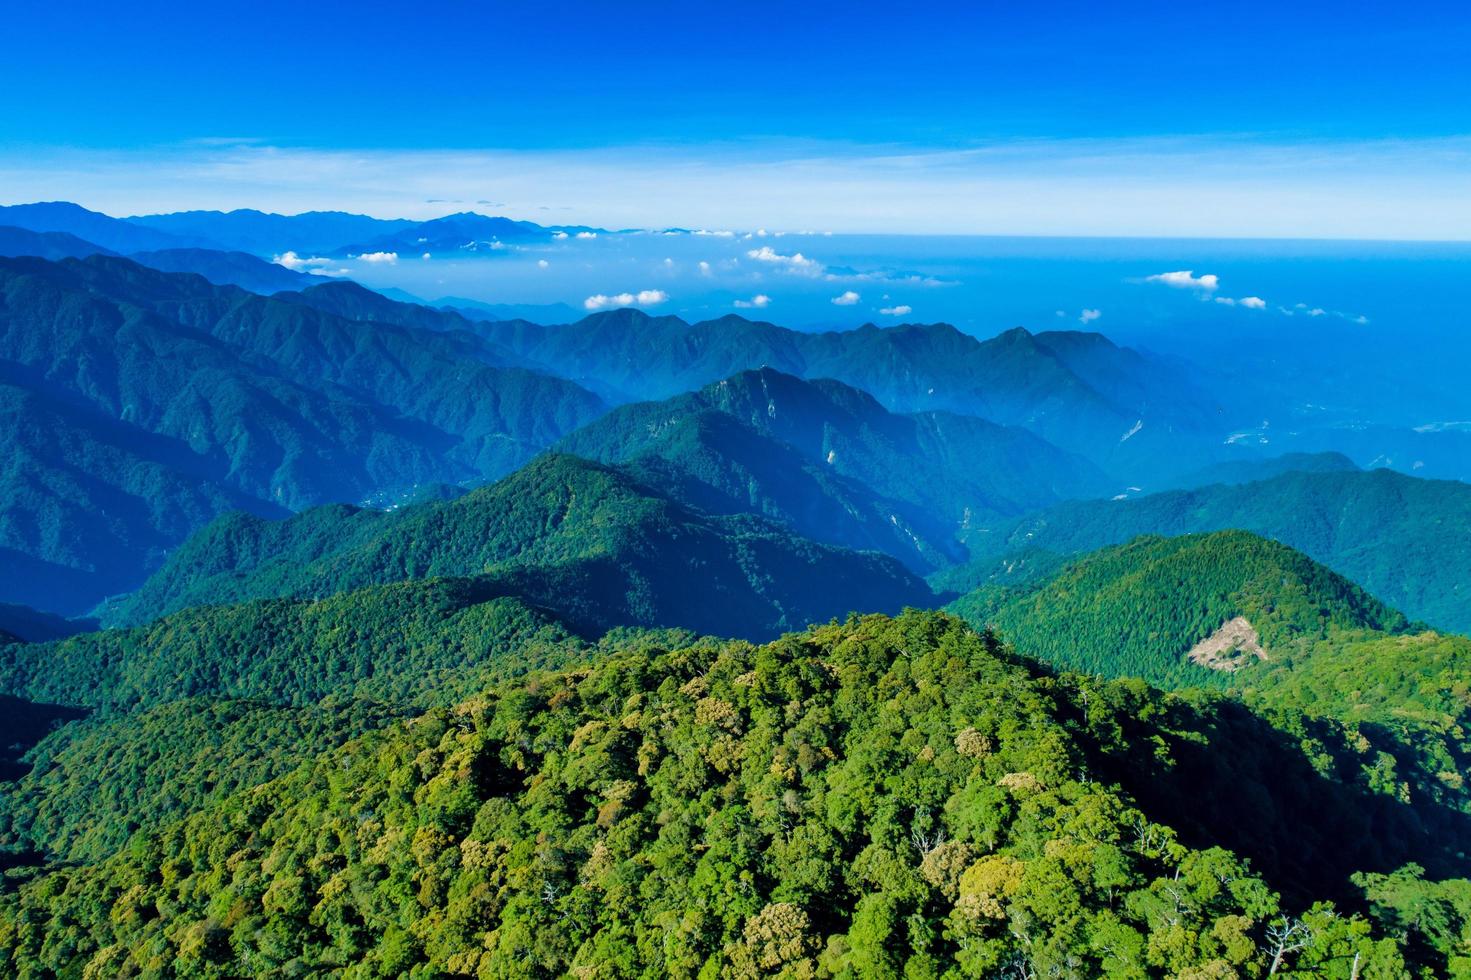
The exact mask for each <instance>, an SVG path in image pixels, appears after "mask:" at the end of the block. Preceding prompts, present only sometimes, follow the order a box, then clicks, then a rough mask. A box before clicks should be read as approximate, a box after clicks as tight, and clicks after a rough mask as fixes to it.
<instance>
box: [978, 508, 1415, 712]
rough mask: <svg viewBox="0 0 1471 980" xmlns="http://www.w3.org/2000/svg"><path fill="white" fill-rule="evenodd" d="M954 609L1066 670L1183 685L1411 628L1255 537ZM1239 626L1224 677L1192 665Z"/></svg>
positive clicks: (1141, 559) (1139, 557) (1165, 546)
mask: <svg viewBox="0 0 1471 980" xmlns="http://www.w3.org/2000/svg"><path fill="white" fill-rule="evenodd" d="M950 608H951V609H953V610H954V611H955V612H956V613H958V614H960V615H962V616H964V617H965V618H966V619H968V620H970V621H971V622H973V623H976V624H977V625H979V626H992V627H994V628H995V629H996V630H998V631H999V632H1000V633H1001V634H1002V635H1003V636H1005V637H1006V638H1007V639H1008V640H1010V641H1012V642H1013V643H1015V644H1016V646H1017V648H1018V649H1021V650H1026V651H1027V652H1028V654H1029V655H1031V656H1035V657H1037V658H1038V659H1040V660H1043V661H1045V662H1046V663H1049V664H1053V665H1055V666H1057V667H1060V668H1064V669H1067V670H1081V671H1087V672H1089V673H1095V674H1102V675H1104V676H1107V677H1142V678H1144V679H1145V680H1147V681H1150V682H1151V683H1154V684H1164V685H1168V686H1171V687H1182V686H1188V685H1192V684H1221V685H1224V684H1225V683H1227V682H1228V681H1235V680H1238V678H1236V677H1234V676H1233V675H1234V674H1235V672H1237V671H1243V672H1250V671H1251V670H1252V669H1253V668H1255V667H1257V666H1258V665H1259V664H1263V663H1274V662H1276V661H1277V660H1278V659H1279V658H1281V657H1283V656H1286V655H1288V654H1290V653H1291V652H1292V651H1293V650H1295V649H1301V648H1303V647H1304V646H1305V645H1309V644H1312V643H1313V642H1315V641H1320V640H1324V639H1327V638H1329V637H1330V636H1335V637H1338V636H1342V635H1344V634H1348V633H1351V632H1359V633H1363V632H1366V631H1373V632H1387V633H1404V632H1407V631H1408V630H1409V623H1408V622H1407V621H1406V619H1405V617H1404V616H1402V615H1400V614H1399V613H1398V612H1395V611H1394V610H1392V609H1390V608H1389V607H1388V606H1385V605H1384V604H1383V603H1381V602H1379V601H1378V600H1377V599H1375V598H1374V597H1372V596H1370V595H1369V594H1368V593H1366V592H1365V591H1364V590H1363V589H1360V588H1359V587H1358V586H1356V585H1354V584H1353V583H1352V582H1350V581H1348V580H1347V579H1344V578H1343V577H1341V576H1339V575H1336V574H1334V573H1333V572H1330V571H1329V570H1328V569H1326V568H1324V567H1323V566H1322V565H1319V564H1318V563H1316V562H1314V561H1312V560H1311V559H1309V558H1307V557H1306V556H1304V555H1302V554H1301V553H1299V552H1297V551H1294V550H1293V549H1291V548H1288V547H1287V546H1286V545H1283V544H1280V543H1278V542H1275V541H1269V540H1266V539H1264V538H1260V537H1257V536H1256V535H1254V534H1250V533H1247V532H1244V531H1220V532H1216V533H1212V534H1203V535H1186V536H1181V537H1176V538H1160V537H1152V536H1149V537H1141V538H1136V539H1134V540H1133V541H1131V542H1129V543H1127V544H1123V545H1116V546H1113V547H1110V548H1105V549H1103V550H1101V551H1097V552H1093V553H1091V554H1088V555H1085V556H1083V557H1081V558H1078V559H1074V560H1072V561H1070V562H1069V563H1068V564H1067V565H1066V567H1064V568H1063V569H1062V570H1061V571H1060V572H1058V573H1056V574H1055V575H1051V576H1048V577H1045V578H1041V579H1039V580H1035V581H1033V582H1030V583H1027V584H1025V585H1020V586H1014V587H1007V586H1002V585H994V584H993V585H988V586H984V587H982V588H979V589H977V590H976V591H974V592H971V593H969V594H967V595H965V596H963V597H961V598H960V599H958V600H956V601H955V602H954V603H953V604H952V605H951V607H950ZM1237 619H1244V620H1246V621H1247V622H1248V623H1249V625H1250V629H1249V634H1250V638H1249V640H1248V641H1246V642H1244V643H1242V644H1240V645H1239V646H1237V647H1235V648H1233V649H1226V648H1224V647H1223V648H1222V649H1221V650H1220V651H1219V657H1218V662H1217V663H1216V664H1215V666H1214V667H1211V666H1205V665H1202V664H1200V663H1196V662H1192V661H1191V659H1190V658H1189V654H1190V652H1191V651H1192V650H1193V649H1195V648H1196V647H1197V646H1198V645H1201V644H1203V643H1204V642H1205V641H1207V640H1208V639H1209V638H1211V637H1213V636H1215V635H1217V634H1219V633H1220V632H1221V630H1222V627H1223V626H1224V625H1225V624H1228V623H1231V622H1232V621H1235V620H1237Z"/></svg>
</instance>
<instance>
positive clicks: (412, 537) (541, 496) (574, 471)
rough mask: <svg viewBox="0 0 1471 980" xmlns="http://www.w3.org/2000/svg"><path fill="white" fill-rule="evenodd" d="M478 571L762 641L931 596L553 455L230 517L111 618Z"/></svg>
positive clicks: (511, 585)
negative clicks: (407, 502) (388, 497)
mask: <svg viewBox="0 0 1471 980" xmlns="http://www.w3.org/2000/svg"><path fill="white" fill-rule="evenodd" d="M481 574H488V575H491V576H492V577H493V578H495V579H496V580H497V581H499V582H502V583H503V585H502V588H505V589H506V590H508V591H510V592H512V593H514V594H517V595H521V596H523V597H526V598H527V599H529V600H530V601H532V602H534V603H536V604H537V605H539V606H542V607H544V608H549V609H552V610H554V611H555V612H556V613H557V614H558V616H559V617H560V618H561V619H563V620H564V621H566V622H568V623H570V624H573V625H574V626H576V627H577V628H579V629H581V630H583V631H584V632H587V633H589V634H594V635H600V634H601V633H603V632H605V631H607V630H608V629H611V628H612V627H615V626H679V627H685V628H688V629H692V630H695V631H698V632H705V633H712V634H716V635H723V636H745V637H750V638H754V639H763V638H768V637H771V636H774V635H776V634H778V633H780V632H782V631H784V630H788V629H792V628H794V627H796V626H798V625H799V624H802V625H805V624H806V623H808V622H815V621H824V620H826V619H829V618H831V617H833V616H844V615H846V614H847V613H849V612H851V611H853V610H855V609H868V608H875V609H881V610H889V611H897V610H899V609H901V608H903V607H904V606H905V605H926V604H929V602H930V599H931V593H930V591H929V589H928V588H927V587H926V586H925V584H924V582H923V581H922V580H920V579H919V578H917V577H915V576H914V575H913V574H911V573H909V572H907V571H905V569H904V568H903V566H902V565H900V564H899V563H898V562H897V561H895V560H893V559H892V558H888V557H884V556H879V555H875V554H871V553H870V554H864V553H858V552H853V551H850V550H847V549H842V548H834V547H831V546H825V545H821V544H817V543H815V542H812V541H809V540H806V539H804V538H801V537H798V536H797V535H795V534H793V533H792V532H791V531H789V530H787V529H786V528H785V527H783V526H781V525H779V524H776V523H774V522H772V521H768V520H763V519H761V518H755V517H748V516H744V515H742V516H730V517H716V516H710V515H707V514H705V513H703V512H700V511H695V510H692V509H690V508H688V507H685V506H683V505H681V504H678V503H676V502H675V501H672V500H670V499H669V498H668V497H665V496H663V495H662V494H660V493H659V492H658V491H656V490H654V489H652V488H650V487H647V486H644V485H642V484H640V483H638V482H636V481H635V480H634V479H633V478H631V477H629V476H628V475H626V474H624V473H622V472H620V471H618V470H616V469H610V468H607V467H604V466H601V465H599V464H596V463H592V462H589V461H587V460H582V459H579V458H577V457H573V456H566V455H558V454H551V455H547V456H543V457H541V458H539V459H537V460H535V461H533V462H532V463H531V464H529V465H528V466H525V467H523V468H522V469H520V470H518V471H517V472H516V473H514V474H512V475H511V476H510V477H507V478H506V479H504V480H501V481H499V482H497V483H494V484H491V485H489V486H486V487H482V488H481V489H479V490H476V491H474V492H472V493H469V494H466V495H465V496H462V497H458V498H456V499H453V500H448V501H435V502H431V503H425V504H419V505H416V506H413V507H404V508H401V509H398V510H394V511H369V510H360V509H357V508H351V507H344V506H333V507H327V508H319V509H315V510H308V511H305V512H303V513H301V514H299V515H296V516H294V517H292V518H290V519H288V520H285V521H270V520H262V519H259V518H253V517H248V516H246V515H232V516H230V517H226V518H222V519H221V520H220V521H218V522H216V523H214V524H212V525H210V526H209V527H207V528H205V529H204V530H203V531H201V532H199V533H198V534H197V535H196V536H195V537H193V538H191V539H190V540H189V541H188V542H187V543H186V544H185V545H184V546H183V547H181V548H180V549H179V550H178V551H177V552H175V553H174V554H172V555H171V556H170V557H169V559H168V561H167V562H166V563H165V564H164V566H163V568H161V569H160V570H159V571H158V572H157V573H155V574H154V575H153V576H152V577H151V578H150V579H149V580H148V581H147V582H146V583H144V584H143V586H142V587H141V588H139V589H138V591H137V592H136V593H134V594H133V595H131V596H129V597H128V598H126V599H124V600H122V601H121V602H120V603H118V604H117V605H116V606H114V607H113V608H111V609H109V610H108V611H107V612H106V619H107V621H108V622H109V623H141V622H146V621H148V620H150V619H153V618H156V617H158V616H161V615H165V614H167V613H170V612H174V611H176V610H180V609H184V608H187V607H189V606H197V605H215V604H220V603H235V602H241V601H243V600H247V599H257V598H267V597H283V596H290V597H299V598H316V597H321V596H325V595H331V594H335V593H338V592H343V591H348V590H352V589H356V588H361V587H363V586H367V585H373V584H382V583H390V582H399V581H404V580H411V579H421V578H434V577H440V576H467V575H481Z"/></svg>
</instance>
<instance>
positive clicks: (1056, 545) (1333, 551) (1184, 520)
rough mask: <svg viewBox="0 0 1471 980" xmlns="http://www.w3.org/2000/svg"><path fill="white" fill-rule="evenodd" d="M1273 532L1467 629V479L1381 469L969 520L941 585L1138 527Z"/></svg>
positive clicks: (1043, 559) (1007, 571) (979, 578)
mask: <svg viewBox="0 0 1471 980" xmlns="http://www.w3.org/2000/svg"><path fill="white" fill-rule="evenodd" d="M1232 528H1235V529H1241V530H1247V531H1252V532H1255V533H1257V534H1260V535H1263V536H1265V537H1269V538H1274V539H1276V540H1278V541H1281V542H1283V543H1284V544H1287V545H1289V546H1291V547H1293V548H1296V549H1298V550H1300V551H1302V552H1303V553H1304V554H1305V555H1307V556H1309V557H1311V558H1313V559H1315V560H1317V561H1319V562H1322V563H1323V564H1324V565H1326V566H1328V567H1329V568H1331V569H1333V570H1334V571H1336V572H1338V573H1339V574H1341V575H1343V576H1346V577H1347V578H1349V579H1351V580H1352V581H1354V582H1356V583H1358V584H1359V585H1361V586H1363V587H1364V588H1365V589H1367V590H1369V591H1370V592H1371V593H1373V594H1374V595H1376V596H1379V597H1380V598H1382V599H1384V600H1385V601H1386V602H1389V603H1390V604H1392V605H1393V606H1395V607H1396V608H1398V609H1401V610H1403V611H1404V612H1405V613H1406V614H1407V615H1408V616H1410V617H1412V618H1414V619H1417V620H1421V621H1423V622H1427V623H1429V624H1431V625H1432V626H1437V627H1440V628H1442V629H1450V630H1456V631H1460V632H1465V631H1471V603H1468V595H1467V592H1466V586H1465V583H1466V582H1467V581H1468V576H1471V534H1468V531H1471V486H1468V485H1467V484H1464V483H1460V482H1457V481H1451V480H1422V479H1418V478H1416V477H1412V476H1405V475H1404V474H1402V473H1396V472H1393V471H1391V470H1370V471H1367V472H1360V471H1345V470H1338V471H1329V472H1291V473H1284V474H1282V475H1280V476H1276V477H1273V478H1271V479H1268V480H1261V481H1256V482H1252V483H1244V484H1236V485H1229V484H1215V485H1211V486H1206V487H1199V488H1196V489H1192V490H1174V491H1169V492H1165V493H1157V494H1150V495H1146V496H1143V497H1138V498H1135V499H1130V500H1098V501H1075V502H1069V503H1063V504H1059V505H1057V506H1056V507H1053V508H1049V509H1047V510H1044V511H1040V512H1038V513H1036V514H1030V515H1027V516H1025V517H1022V518H1019V519H1016V520H1008V521H1001V522H998V523H996V524H994V525H992V526H990V527H986V528H980V529H977V530H976V531H975V532H974V533H972V534H971V535H969V536H968V537H967V538H966V543H967V545H968V546H969V548H970V551H971V554H972V556H973V562H972V563H971V564H969V565H965V566H960V567H958V568H954V569H948V570H946V571H943V572H940V573H937V574H936V575H935V576H934V577H933V582H934V584H936V586H937V587H939V588H942V589H952V590H958V591H965V590H968V589H970V588H973V587H975V586H978V585H980V584H983V583H985V582H993V583H996V584H1009V583H1019V582H1024V581H1025V580H1026V579H1028V578H1029V577H1030V576H1032V575H1035V574H1038V573H1045V572H1049V571H1051V570H1054V569H1055V568H1056V567H1057V565H1058V563H1059V562H1060V561H1061V560H1063V559H1065V558H1066V557H1067V556H1070V555H1076V554H1080V553H1083V552H1088V551H1092V550H1095V549H1098V548H1102V547H1105V546H1107V545H1112V544H1121V543H1123V542H1125V541H1128V540H1129V539H1131V538H1134V537H1137V536H1138V535H1141V534H1157V535H1170V536H1173V535H1180V534H1192V533H1200V532H1205V531H1219V530H1227V529H1232Z"/></svg>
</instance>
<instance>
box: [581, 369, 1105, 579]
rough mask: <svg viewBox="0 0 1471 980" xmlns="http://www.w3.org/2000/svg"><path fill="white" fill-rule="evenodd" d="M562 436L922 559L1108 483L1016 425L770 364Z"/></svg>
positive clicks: (650, 478)
mask: <svg viewBox="0 0 1471 980" xmlns="http://www.w3.org/2000/svg"><path fill="white" fill-rule="evenodd" d="M557 448H559V449H562V450H565V451H567V452H571V453H575V454H577V455H579V456H586V457H589V458H592V459H598V460H602V461H603V462H608V463H624V464H628V465H629V466H631V467H632V468H633V469H634V470H635V472H639V473H642V474H645V475H646V478H647V482H649V483H651V484H653V485H656V486H661V487H668V488H670V490H671V493H673V494H674V495H676V496H677V497H679V499H681V500H684V501H686V502H688V503H691V504H693V505H695V506H698V507H701V508H703V509H705V510H708V511H711V512H714V513H743V512H744V513H761V514H766V515H768V516H772V517H776V518H779V519H781V520H783V521H785V522H786V523H788V524H790V525H791V526H792V527H793V528H795V529H796V530H797V531H799V532H801V533H802V534H804V535H807V536H808V537H812V538H817V539H819V540H824V541H830V542H833V543H835V544H842V545H846V546H849V547H859V548H877V549H879V550H882V551H885V552H887V553H889V554H891V555H894V556H895V557H897V558H899V559H900V560H901V561H904V562H905V563H906V564H908V565H909V566H910V567H912V568H918V569H921V570H923V569H927V568H934V567H936V566H937V565H943V564H948V563H950V562H952V561H954V560H956V558H957V557H959V556H960V555H961V554H963V551H962V549H961V548H960V546H959V543H958V542H957V541H956V535H957V533H958V532H959V531H960V529H961V528H963V527H964V526H966V525H967V524H968V523H970V522H973V521H979V520H985V519H988V518H991V517H995V516H997V515H1001V514H1018V513H1021V512H1023V511H1027V510H1033V509H1036V508H1038V507H1041V506H1045V505H1046V504H1048V503H1052V502H1056V501H1058V500H1060V499H1063V498H1066V497H1080V496H1090V495H1092V494H1094V493H1099V492H1102V490H1103V488H1104V486H1105V480H1104V477H1103V476H1102V474H1101V473H1099V472H1098V470H1097V469H1096V468H1095V467H1093V466H1092V465H1091V464H1089V463H1088V462H1087V461H1086V460H1083V459H1082V458H1080V457H1077V456H1074V455H1072V454H1069V453H1065V452H1063V451H1061V450H1059V449H1057V448H1056V447H1054V446H1051V445H1049V444H1048V443H1047V442H1045V441H1044V440H1042V439H1040V438H1038V437H1037V436H1034V435H1032V434H1031V433H1030V432H1027V431H1026V430H1024V429H1019V428H1008V427H1004V426H999V425H994V424H992V423H990V422H986V421H984V420H982V419H978V418H973V417H969V416H960V415H952V414H949V413H945V412H925V413H921V414H918V415H896V414H892V413H890V412H888V411H887V410H886V409H884V408H883V407H882V406H881V405H880V404H879V403H878V402H877V401H875V400H874V399H873V398H872V397H871V396H869V395H868V394H866V393H864V392H861V391H858V390H857V389H854V388H850V387H848V386H847V385H845V384H842V383H841V382H837V381H802V380H800V379H798V378H795V377H793V376H791V375H788V374H782V373H781V372H779V371H776V370H774V369H771V368H764V369H762V370H760V371H747V372H743V373H741V374H737V375H735V376H733V377H731V378H727V379H725V380H724V381H720V382H718V383H716V384H713V385H710V386H708V387H706V388H704V389H701V390H700V391H698V392H694V393H692V394H688V395H681V396H678V397H676V398H672V399H669V400H667V401H664V402H649V403H640V404H635V405H628V406H624V407H622V408H618V409H615V410H614V411H612V412H610V413H609V414H608V415H606V416H604V417H603V418H601V419H599V420H597V421H596V422H593V423H592V424H590V425H588V426H586V427H584V428H582V429H579V430H578V431H576V432H574V433H573V434H572V435H570V436H568V437H566V438H565V439H563V440H562V441H561V442H560V443H559V444H558V447H557Z"/></svg>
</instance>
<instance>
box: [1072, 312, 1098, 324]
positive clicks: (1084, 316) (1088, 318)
mask: <svg viewBox="0 0 1471 980" xmlns="http://www.w3.org/2000/svg"><path fill="white" fill-rule="evenodd" d="M1101 316H1103V311H1102V310H1084V311H1083V312H1082V313H1080V314H1078V322H1079V323H1092V322H1093V321H1094V320H1096V319H1098V318H1099V317H1101Z"/></svg>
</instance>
